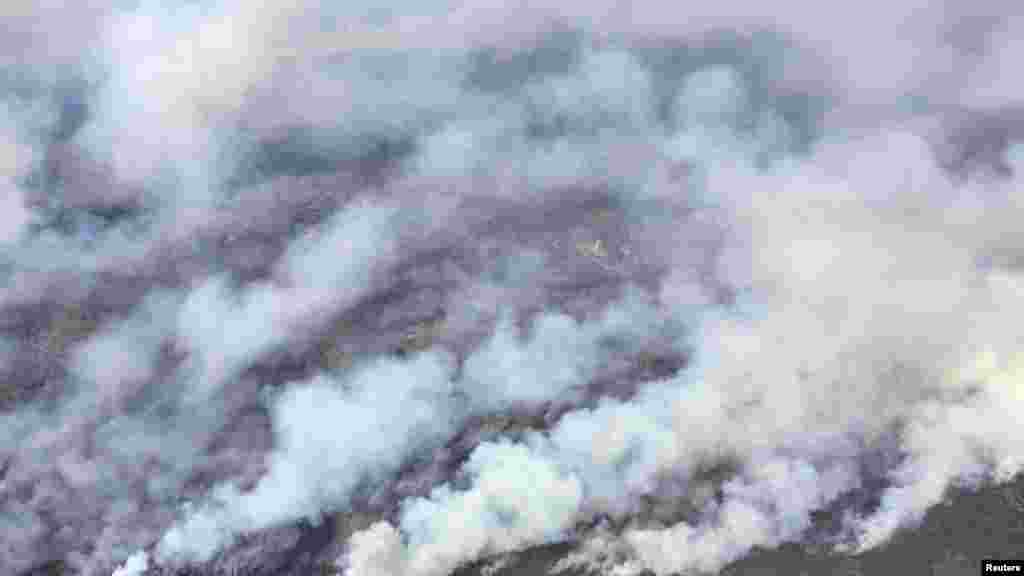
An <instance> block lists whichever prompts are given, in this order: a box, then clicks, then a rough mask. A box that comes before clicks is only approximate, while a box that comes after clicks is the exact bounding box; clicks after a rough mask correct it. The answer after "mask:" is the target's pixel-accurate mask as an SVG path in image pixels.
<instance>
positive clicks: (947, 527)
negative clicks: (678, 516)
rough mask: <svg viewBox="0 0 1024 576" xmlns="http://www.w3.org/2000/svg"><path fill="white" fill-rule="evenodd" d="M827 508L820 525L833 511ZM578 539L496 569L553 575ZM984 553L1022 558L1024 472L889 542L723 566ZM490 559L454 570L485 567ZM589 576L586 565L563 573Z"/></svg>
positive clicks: (901, 569)
mask: <svg viewBox="0 0 1024 576" xmlns="http://www.w3.org/2000/svg"><path fill="white" fill-rule="evenodd" d="M825 516H827V515H825V514H822V515H819V516H818V517H817V518H816V524H817V525H819V526H820V525H825V524H827V523H828V522H829V521H834V520H835V519H834V518H827V517H825ZM571 550H572V546H571V545H569V544H553V545H550V546H544V547H539V548H534V549H530V550H527V551H524V552H522V553H520V554H517V555H514V556H513V557H512V558H511V561H510V562H509V563H508V564H507V565H505V566H504V567H503V568H502V569H501V570H498V571H496V572H493V573H491V574H492V576H534V575H536V574H547V573H548V570H549V569H550V568H551V567H552V566H553V565H554V564H555V563H556V562H558V560H559V559H561V558H563V557H564V556H565V555H566V554H567V553H568V552H569V551H571ZM984 558H1003V559H1007V558H1016V559H1021V558H1024V477H1018V478H1017V479H1016V480H1015V481H1013V482H1012V483H1009V484H1006V485H1002V486H989V487H985V488H983V489H981V490H977V491H970V490H954V491H951V492H950V494H949V498H948V500H947V502H946V503H943V504H941V505H939V506H936V507H934V508H932V509H931V510H929V511H928V514H927V515H926V517H925V518H924V521H923V523H922V524H921V525H920V526H919V527H917V528H915V529H912V530H906V531H904V532H902V533H900V534H898V535H897V536H895V537H894V538H893V539H892V540H891V541H890V542H889V543H888V544H886V545H885V546H883V547H880V548H878V549H875V550H870V551H868V552H865V553H863V554H860V555H854V556H851V555H845V554H836V553H832V552H830V551H828V550H827V549H826V548H824V547H816V546H814V545H813V544H787V545H784V546H782V547H780V548H777V549H773V550H755V551H754V552H752V553H750V554H748V555H746V556H745V557H744V558H742V559H741V560H739V561H737V562H733V563H732V564H730V565H729V566H727V567H726V568H725V569H724V570H722V571H721V572H720V573H719V574H720V575H721V576H775V575H780V576H781V575H786V576H819V575H830V576H831V575H835V576H857V575H863V576H888V575H893V576H895V575H897V574H899V575H904V574H906V575H913V576H966V575H973V574H978V573H979V572H978V570H979V565H980V562H981V560H982V559H984ZM484 565H485V563H478V564H475V565H472V566H467V567H465V568H463V569H461V570H458V571H457V572H456V573H455V574H454V575H453V576H478V575H482V574H484V573H486V572H487V571H486V570H484V569H483V568H484ZM561 574H563V575H564V576H584V575H587V576H589V574H591V573H588V572H587V571H585V570H570V571H567V572H562V573H561Z"/></svg>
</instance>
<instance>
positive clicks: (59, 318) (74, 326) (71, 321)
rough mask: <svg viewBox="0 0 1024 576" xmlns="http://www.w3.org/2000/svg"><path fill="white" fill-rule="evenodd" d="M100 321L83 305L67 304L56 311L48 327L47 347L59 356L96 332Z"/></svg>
mask: <svg viewBox="0 0 1024 576" xmlns="http://www.w3.org/2000/svg"><path fill="white" fill-rule="evenodd" d="M99 325H100V321H99V319H98V318H97V317H96V315H95V314H90V313H89V312H88V311H87V310H85V309H84V308H83V307H82V306H77V305H73V306H67V307H64V308H60V309H58V310H57V311H55V312H54V313H53V314H52V315H51V316H50V319H49V322H48V323H47V327H46V336H45V338H46V349H47V350H48V351H49V352H51V353H53V354H56V355H58V356H62V355H64V354H65V353H66V352H67V351H68V349H70V348H71V347H72V346H73V345H75V344H77V343H78V342H81V341H82V340H84V339H85V338H87V337H88V336H89V335H91V334H92V333H94V332H95V331H96V329H97V328H98V327H99Z"/></svg>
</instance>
